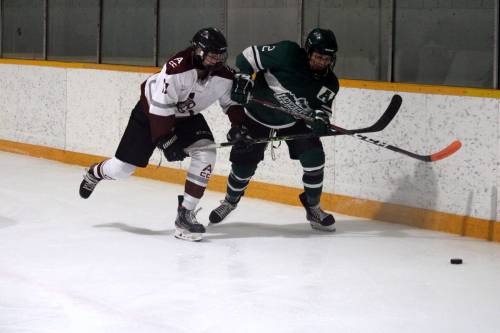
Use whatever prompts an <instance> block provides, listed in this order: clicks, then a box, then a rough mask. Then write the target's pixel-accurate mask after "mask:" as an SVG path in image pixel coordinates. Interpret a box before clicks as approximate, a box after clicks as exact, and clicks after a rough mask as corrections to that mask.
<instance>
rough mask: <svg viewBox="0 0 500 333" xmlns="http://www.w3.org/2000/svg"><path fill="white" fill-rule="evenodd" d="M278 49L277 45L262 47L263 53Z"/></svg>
mask: <svg viewBox="0 0 500 333" xmlns="http://www.w3.org/2000/svg"><path fill="white" fill-rule="evenodd" d="M275 48H276V45H264V46H262V49H261V51H262V52H266V51H267V52H271V51H272V50H274V49H275Z"/></svg>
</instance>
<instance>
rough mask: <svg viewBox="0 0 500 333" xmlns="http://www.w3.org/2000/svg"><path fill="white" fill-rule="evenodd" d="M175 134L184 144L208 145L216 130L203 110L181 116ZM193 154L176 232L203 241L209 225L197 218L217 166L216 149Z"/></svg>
mask: <svg viewBox="0 0 500 333" xmlns="http://www.w3.org/2000/svg"><path fill="white" fill-rule="evenodd" d="M175 134H176V135H177V137H178V138H179V144H180V145H181V146H182V147H183V148H186V147H196V146H205V145H208V144H211V143H213V142H214V138H213V135H212V132H211V130H210V128H209V126H208V124H207V122H206V121H205V118H204V117H203V115H201V114H197V115H196V116H193V117H189V118H185V119H178V120H177V124H176V129H175ZM190 157H191V161H190V163H189V168H188V171H187V176H186V181H185V185H184V194H183V195H180V196H179V197H178V200H179V206H178V210H177V218H176V220H175V226H176V231H175V236H176V237H177V238H180V239H185V240H190V241H200V240H201V239H202V234H203V233H204V232H205V227H204V226H203V225H202V224H200V223H199V222H198V221H197V219H196V206H197V205H198V203H199V201H200V199H201V198H202V196H203V194H204V193H205V189H206V187H207V185H208V181H209V179H210V176H211V174H212V171H213V169H214V167H215V161H216V150H215V149H210V150H198V151H193V152H191V153H190Z"/></svg>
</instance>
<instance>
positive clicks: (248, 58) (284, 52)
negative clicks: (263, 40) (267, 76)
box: [236, 41, 300, 75]
mask: <svg viewBox="0 0 500 333" xmlns="http://www.w3.org/2000/svg"><path fill="white" fill-rule="evenodd" d="M299 50H300V46H299V45H297V43H294V42H291V41H282V42H278V43H274V44H268V45H252V46H249V47H247V48H246V49H244V50H243V52H241V53H240V54H239V55H238V56H237V57H236V67H238V69H239V72H240V73H244V74H249V75H252V74H253V73H257V72H260V71H263V70H266V69H271V70H272V69H273V68H276V67H279V66H282V65H283V62H284V61H287V59H288V58H289V57H294V56H295V54H294V53H295V52H298V51H299ZM287 57H288V58H287Z"/></svg>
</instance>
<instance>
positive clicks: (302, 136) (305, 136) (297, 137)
mask: <svg viewBox="0 0 500 333" xmlns="http://www.w3.org/2000/svg"><path fill="white" fill-rule="evenodd" d="M335 135H343V133H339V132H331V133H328V134H325V135H320V136H317V135H314V134H312V133H303V134H295V135H282V136H274V137H270V138H261V139H253V140H251V141H250V142H248V143H247V144H249V145H255V144H259V143H266V142H276V141H290V140H300V139H309V138H320V137H324V136H335ZM235 144H237V142H232V141H227V142H220V143H210V144H208V145H205V146H200V147H187V148H184V152H186V153H187V154H189V153H190V152H193V151H198V150H207V149H217V148H224V147H232V146H234V145H235Z"/></svg>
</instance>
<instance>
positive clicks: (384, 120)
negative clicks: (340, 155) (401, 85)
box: [184, 95, 402, 153]
mask: <svg viewBox="0 0 500 333" xmlns="http://www.w3.org/2000/svg"><path fill="white" fill-rule="evenodd" d="M401 103H402V99H401V96H399V95H394V96H392V99H391V102H390V103H389V105H388V106H387V109H386V110H385V111H384V113H383V114H382V116H381V117H380V118H379V119H378V120H377V121H376V122H375V123H374V124H373V125H371V126H368V127H363V128H357V129H351V130H348V129H345V130H344V133H341V132H339V131H333V132H330V133H328V134H326V135H322V136H321V137H323V136H335V135H346V134H348V133H347V132H349V133H350V134H354V133H372V132H379V131H382V130H383V129H385V128H386V127H387V125H389V123H390V122H391V121H392V119H393V118H394V117H395V116H396V114H397V113H398V111H399V108H400V107H401ZM273 106H274V104H273ZM311 120H312V119H311ZM339 128H340V127H339ZM315 136H316V135H314V134H312V133H305V134H296V135H285V136H278V137H274V138H262V139H256V140H253V141H251V144H257V143H265V142H275V141H288V140H298V139H308V138H312V137H315ZM234 144H235V143H234V142H222V143H212V144H208V145H206V146H201V147H189V148H185V149H184V151H185V152H186V153H190V152H192V151H197V150H206V149H217V148H223V147H231V146H234Z"/></svg>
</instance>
